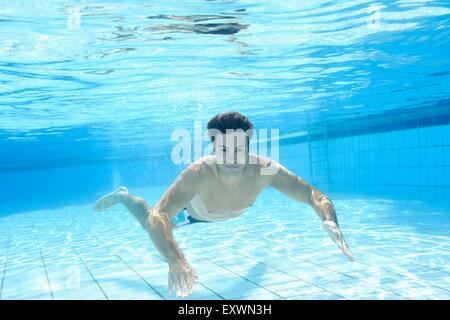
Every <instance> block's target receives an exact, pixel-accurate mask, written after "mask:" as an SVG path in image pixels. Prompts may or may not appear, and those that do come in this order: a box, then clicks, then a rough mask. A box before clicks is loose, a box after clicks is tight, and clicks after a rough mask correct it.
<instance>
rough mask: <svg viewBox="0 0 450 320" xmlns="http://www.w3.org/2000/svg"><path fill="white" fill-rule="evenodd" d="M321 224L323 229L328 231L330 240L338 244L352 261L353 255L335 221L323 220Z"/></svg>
mask: <svg viewBox="0 0 450 320" xmlns="http://www.w3.org/2000/svg"><path fill="white" fill-rule="evenodd" d="M322 225H323V228H324V229H325V231H326V232H328V235H329V236H330V238H331V240H333V241H334V242H335V243H336V244H337V245H338V246H339V248H340V249H341V250H342V252H343V253H344V254H345V255H346V256H347V258H348V259H349V260H350V261H353V255H352V253H351V252H350V249H349V247H348V246H347V243H346V242H345V239H344V235H343V234H342V232H341V229H339V227H338V225H337V224H336V222H334V221H331V220H325V221H324V222H323V224H322Z"/></svg>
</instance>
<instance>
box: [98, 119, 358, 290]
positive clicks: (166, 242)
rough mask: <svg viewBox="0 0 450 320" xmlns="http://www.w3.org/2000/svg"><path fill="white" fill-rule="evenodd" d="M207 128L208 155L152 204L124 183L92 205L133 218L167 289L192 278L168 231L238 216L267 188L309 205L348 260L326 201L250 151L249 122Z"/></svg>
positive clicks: (188, 284) (220, 122) (183, 286)
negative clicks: (162, 265)
mask: <svg viewBox="0 0 450 320" xmlns="http://www.w3.org/2000/svg"><path fill="white" fill-rule="evenodd" d="M207 128H208V134H209V136H210V138H211V141H212V143H213V150H214V152H213V155H210V156H205V157H202V158H200V159H199V160H197V161H195V162H194V163H192V164H190V165H189V166H188V167H187V168H186V169H185V170H184V171H183V172H182V173H181V174H180V176H179V177H178V178H177V179H176V180H175V182H174V183H173V184H172V185H171V186H170V188H169V189H168V190H167V191H166V192H165V193H164V195H163V196H162V197H161V199H160V200H159V201H158V202H157V203H156V205H155V206H154V207H153V208H151V207H150V206H149V205H148V204H147V202H146V201H145V200H144V199H142V198H140V197H137V196H134V195H131V194H130V193H129V192H128V190H127V188H125V187H120V188H118V189H117V190H115V191H114V192H112V193H110V194H107V195H105V196H103V197H102V198H100V199H99V200H98V201H97V202H96V205H95V210H96V211H102V210H105V209H107V208H109V207H111V206H113V205H115V204H118V203H121V204H123V205H124V206H125V207H126V208H127V209H128V211H129V212H130V213H131V214H133V216H134V217H135V218H136V219H137V220H138V221H139V223H140V224H141V226H142V227H143V228H144V229H145V230H146V231H147V232H148V234H149V235H150V238H151V240H152V241H153V243H154V245H155V247H156V248H157V249H158V251H159V252H160V253H161V255H162V256H163V258H164V259H165V260H166V262H167V263H168V265H169V292H172V291H173V290H175V292H176V294H177V295H178V296H183V297H184V296H187V295H189V294H191V293H192V290H193V286H194V283H195V282H196V281H197V279H198V278H197V275H196V273H195V271H194V270H193V268H192V267H191V266H190V264H189V263H188V262H187V261H186V259H185V257H184V256H183V253H182V252H181V250H180V248H179V246H178V245H177V243H176V242H175V240H174V237H173V233H172V230H173V229H175V228H177V227H179V226H182V225H185V224H192V223H196V222H216V221H223V220H227V219H231V218H234V217H237V216H240V215H241V214H242V213H243V212H244V211H245V210H246V209H247V208H248V207H250V206H251V205H252V204H253V202H254V201H255V199H256V197H257V196H258V195H259V194H260V193H261V192H262V191H263V190H264V188H266V187H268V186H272V187H274V188H275V189H277V190H278V191H280V192H282V193H284V194H285V195H287V196H288V197H290V198H292V199H295V200H298V201H301V202H304V203H306V204H309V205H310V206H311V207H312V208H313V209H314V211H315V212H316V213H317V215H318V216H319V217H320V218H321V219H322V222H323V227H324V229H325V230H326V231H327V232H328V234H329V235H330V237H331V239H332V240H333V241H334V242H335V243H337V245H338V246H339V248H340V249H341V250H342V251H343V253H344V254H345V255H346V256H347V257H348V259H350V260H353V257H352V254H351V253H350V250H349V248H348V246H347V244H346V242H345V239H344V236H343V235H342V232H341V230H340V229H339V225H338V221H337V217H336V211H335V208H334V206H333V203H332V202H331V200H330V199H329V198H328V197H327V196H326V195H324V194H323V193H322V192H320V191H319V190H317V189H316V188H315V187H313V186H311V185H309V184H308V183H306V182H305V181H304V180H303V179H301V178H300V177H297V176H296V175H295V174H293V173H292V172H290V171H289V170H287V169H286V168H285V167H283V166H282V165H280V164H279V163H277V162H275V161H274V160H271V159H268V158H265V157H261V156H258V155H255V154H252V153H250V152H249V147H250V138H251V135H252V132H253V125H252V123H251V122H250V121H249V120H248V119H247V118H246V117H245V116H243V115H242V114H240V113H237V112H226V113H221V114H218V115H216V116H215V117H213V118H212V119H211V120H210V121H209V122H208V126H207Z"/></svg>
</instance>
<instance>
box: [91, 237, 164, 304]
mask: <svg viewBox="0 0 450 320" xmlns="http://www.w3.org/2000/svg"><path fill="white" fill-rule="evenodd" d="M84 230H85V231H86V229H84ZM88 234H91V235H92V236H93V237H94V238H95V239H97V240H100V242H102V241H101V239H100V238H99V237H97V236H96V235H95V234H94V233H92V232H88ZM102 243H103V242H102ZM102 246H103V247H104V248H106V249H108V250H109V251H110V252H111V253H112V254H113V255H114V256H115V257H116V258H118V259H119V260H120V261H122V262H123V263H124V264H125V265H126V266H127V267H128V268H130V269H131V270H132V271H133V272H134V273H135V274H136V275H137V276H138V277H139V278H141V279H142V280H143V281H144V282H145V284H147V285H148V286H149V287H150V288H151V289H152V290H153V291H154V292H155V293H156V294H157V295H158V296H160V297H161V298H162V299H163V300H166V299H165V298H164V296H163V295H162V294H161V293H159V292H158V290H156V289H155V287H153V285H151V284H150V283H149V282H148V281H147V280H146V279H145V278H144V277H143V276H142V275H141V274H140V273H139V272H137V271H136V270H135V269H134V268H133V267H132V266H130V265H129V264H128V263H127V262H126V261H125V260H123V258H122V257H121V256H119V255H117V254H116V253H114V252H113V251H112V250H111V248H110V247H109V246H107V245H104V244H102Z"/></svg>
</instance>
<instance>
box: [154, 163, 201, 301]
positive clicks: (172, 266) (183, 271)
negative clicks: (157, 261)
mask: <svg viewBox="0 0 450 320" xmlns="http://www.w3.org/2000/svg"><path fill="white" fill-rule="evenodd" d="M202 166H203V165H202V164H201V163H194V164H192V165H190V166H189V167H188V168H186V169H185V170H184V171H183V172H182V173H181V175H180V176H179V177H178V178H177V180H176V181H175V182H174V183H173V184H172V186H171V187H170V188H169V189H168V190H167V191H166V193H165V194H164V195H163V196H162V198H161V199H160V200H159V201H158V203H157V204H156V205H155V207H154V208H153V209H152V211H151V213H150V214H149V216H148V219H147V229H148V233H149V235H150V238H151V239H152V241H153V243H154V245H155V247H156V248H157V249H158V251H159V252H160V253H161V255H162V256H163V258H164V259H165V260H166V262H167V263H168V264H169V292H171V291H172V290H175V291H176V294H177V295H179V296H187V295H189V294H190V293H192V288H193V285H194V282H195V281H196V280H197V275H196V273H195V271H194V270H193V269H192V267H191V266H190V265H189V264H188V263H187V261H186V259H185V258H184V256H183V253H182V252H181V249H180V247H179V246H178V244H177V243H176V241H175V239H174V237H173V233H172V223H171V221H170V218H172V217H173V216H175V215H177V214H178V212H180V211H181V210H182V209H183V208H184V207H185V206H186V205H187V203H189V201H191V200H192V198H193V197H194V195H195V194H196V192H197V188H198V186H199V184H200V182H201V179H202V170H203V167H202Z"/></svg>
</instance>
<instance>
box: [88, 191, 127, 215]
mask: <svg viewBox="0 0 450 320" xmlns="http://www.w3.org/2000/svg"><path fill="white" fill-rule="evenodd" d="M126 195H128V189H127V188H126V187H119V188H117V189H116V190H115V191H113V192H111V193H108V194H107V195H105V196H103V197H101V198H100V199H98V200H97V202H96V203H95V211H103V210H106V209H108V208H109V207H112V206H113V205H115V204H117V203H119V202H120V201H121V200H122V199H123V198H124V197H125V196H126Z"/></svg>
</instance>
